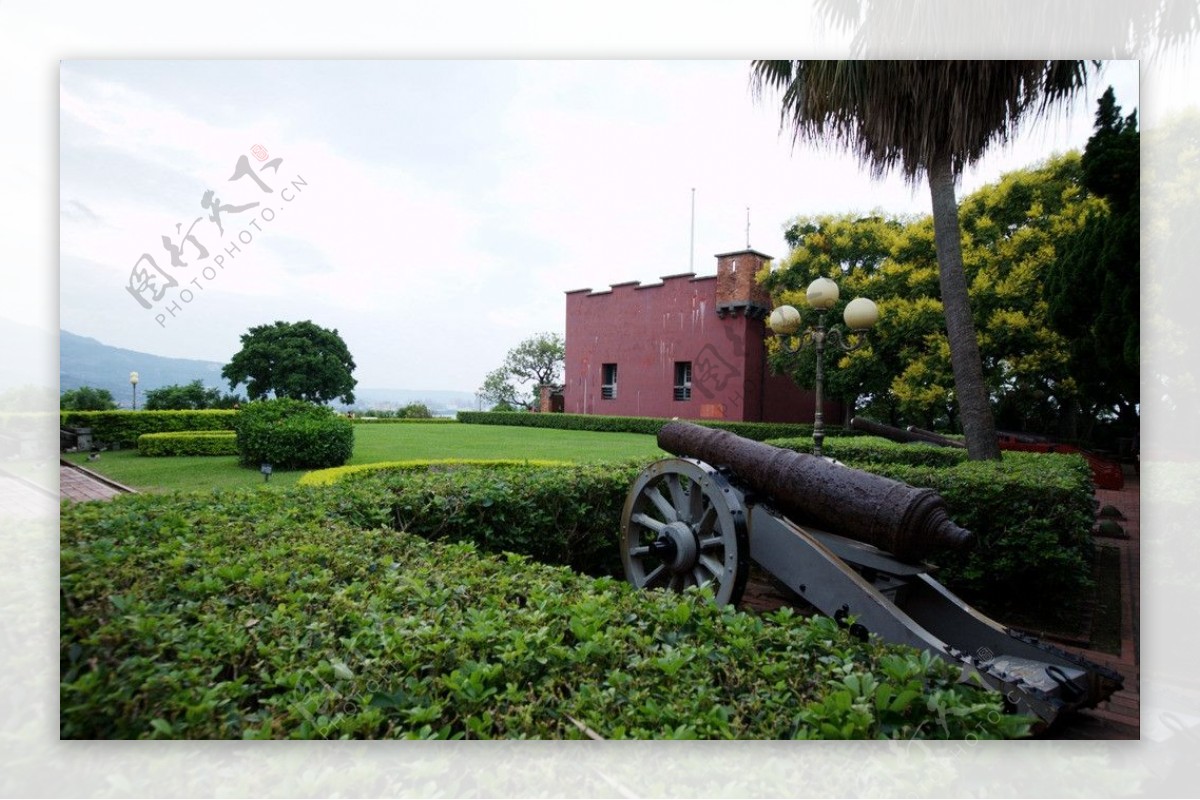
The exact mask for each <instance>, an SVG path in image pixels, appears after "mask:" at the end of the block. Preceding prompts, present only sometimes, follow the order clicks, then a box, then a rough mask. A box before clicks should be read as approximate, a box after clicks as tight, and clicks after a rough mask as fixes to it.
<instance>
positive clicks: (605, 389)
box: [600, 364, 617, 400]
mask: <svg viewBox="0 0 1200 800" xmlns="http://www.w3.org/2000/svg"><path fill="white" fill-rule="evenodd" d="M600 375H601V381H600V397H601V399H604V400H613V399H615V398H616V396H617V365H616V364H604V365H603V366H602V367H601V369H600Z"/></svg>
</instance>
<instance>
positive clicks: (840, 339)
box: [767, 278, 879, 456]
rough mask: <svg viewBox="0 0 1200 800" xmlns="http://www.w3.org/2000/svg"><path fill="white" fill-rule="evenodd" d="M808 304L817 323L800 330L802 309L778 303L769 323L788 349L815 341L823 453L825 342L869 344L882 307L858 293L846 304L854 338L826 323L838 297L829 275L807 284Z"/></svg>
mask: <svg viewBox="0 0 1200 800" xmlns="http://www.w3.org/2000/svg"><path fill="white" fill-rule="evenodd" d="M807 299H808V304H809V305H810V306H812V307H813V308H814V309H816V311H817V324H816V326H815V327H809V328H808V329H806V330H804V331H801V330H800V328H801V325H802V324H803V321H802V319H801V316H800V312H799V311H797V310H796V309H795V308H794V307H793V306H779V307H778V308H776V309H775V310H774V311H772V312H771V316H770V318H769V319H768V320H767V325H769V326H770V328H771V330H772V331H774V332H775V334H776V335H777V336H778V337H779V343H780V345H781V346H782V347H783V349H784V350H786V351H787V352H789V353H796V352H799V351H800V350H801V349H803V348H804V347H806V346H807V345H808V343H809V342H812V344H813V346H814V347H815V348H816V351H817V381H816V383H817V386H816V389H817V410H816V413H815V414H814V415H813V455H814V456H819V455H821V444H822V442H824V441H825V416H824V411H823V410H822V408H821V406H822V405H823V403H824V383H825V365H824V360H825V346H826V342H828V343H829V345H831V346H832V347H835V348H837V349H838V350H840V351H842V352H844V353H849V352H851V351H852V350H857V349H858V348H860V347H862V346H863V345H864V344H866V341H867V339H866V333H867V331H868V330H869V329H870V328H871V326H873V325H874V324H875V323H876V322H877V321H878V320H879V308H878V307H877V306H876V305H875V303H874V302H872V301H871V300H868V299H867V298H865V297H857V298H855V299H854V300H851V301H850V302H849V303H847V304H846V311H845V313H844V314H843V315H842V318H843V319H844V320H845V321H846V328H847V329H848V331H849V334H851V335H853V336H854V337H855V338H854V340H853V341H851V340H850V339H848V338H847V335H846V334H843V333H842V328H841V326H840V325H832V326H830V327H829V328H826V327H825V313H826V312H827V311H829V309H831V308H833V306H834V304H835V303H837V300H838V286H837V284H836V283H834V282H833V281H831V280H830V279H829V278H817V279H816V280H815V281H813V282H812V283H810V284H809V285H808V292H807Z"/></svg>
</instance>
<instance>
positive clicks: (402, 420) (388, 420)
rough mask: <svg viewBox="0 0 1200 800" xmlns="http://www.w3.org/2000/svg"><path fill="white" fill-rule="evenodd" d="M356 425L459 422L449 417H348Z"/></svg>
mask: <svg viewBox="0 0 1200 800" xmlns="http://www.w3.org/2000/svg"><path fill="white" fill-rule="evenodd" d="M347 419H349V420H350V421H351V422H353V423H354V424H355V425H397V424H399V425H444V424H446V423H448V422H449V423H456V422H458V420H456V419H451V418H449V417H433V418H432V419H412V418H409V417H360V416H357V415H356V416H353V417H348V418H347Z"/></svg>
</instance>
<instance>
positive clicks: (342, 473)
mask: <svg viewBox="0 0 1200 800" xmlns="http://www.w3.org/2000/svg"><path fill="white" fill-rule="evenodd" d="M574 463H575V462H573V461H529V460H524V461H517V460H514V459H483V458H440V459H422V460H412V461H376V462H374V463H371V464H347V465H345V466H341V467H330V468H329V469H317V470H313V471H312V472H306V473H304V474H303V475H301V476H300V480H298V481H297V482H296V483H297V485H299V486H328V485H329V484H333V483H337V482H338V481H340V480H342V479H343V478H346V477H349V476H351V475H356V476H362V475H367V474H373V473H379V472H405V471H408V472H420V471H425V472H439V471H441V472H445V471H448V470H454V469H462V468H479V467H570V466H573V465H574Z"/></svg>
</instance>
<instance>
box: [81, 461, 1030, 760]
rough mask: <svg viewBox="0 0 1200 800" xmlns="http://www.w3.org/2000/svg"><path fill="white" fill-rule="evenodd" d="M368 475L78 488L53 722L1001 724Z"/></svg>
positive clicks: (343, 734) (415, 727)
mask: <svg viewBox="0 0 1200 800" xmlns="http://www.w3.org/2000/svg"><path fill="white" fill-rule="evenodd" d="M370 494H371V492H370V491H368V490H367V488H366V487H365V486H363V485H360V484H359V482H357V481H355V482H350V484H348V485H338V486H337V487H333V488H328V489H319V488H295V489H291V490H288V491H286V492H267V491H252V490H242V491H217V492H211V493H187V494H174V495H165V496H163V495H157V496H155V495H127V496H123V497H119V498H117V499H115V500H114V501H112V502H108V503H78V504H68V505H67V506H64V508H63V511H62V522H61V550H60V553H61V564H60V575H61V582H60V585H61V595H62V601H61V603H60V606H59V607H60V694H59V735H60V736H61V737H62V738H65V739H76V738H89V739H90V738H95V739H114V738H189V739H201V738H226V739H241V738H309V739H311V738H325V739H337V738H420V739H455V738H552V739H562V738H583V737H584V736H585V734H586V732H587V731H594V732H596V733H598V734H599V735H601V736H603V737H605V738H612V739H618V738H761V739H771V738H788V737H794V738H847V737H853V738H880V737H882V738H893V739H912V738H937V737H949V738H964V737H971V738H988V737H993V736H1017V735H1022V734H1024V733H1025V732H1026V731H1027V728H1028V720H1027V719H1026V718H1021V717H1015V716H1010V715H1006V714H1002V713H1001V700H1000V697H999V695H997V694H995V693H990V692H984V691H981V690H979V689H975V688H969V687H966V686H963V685H960V684H959V683H958V678H959V671H958V670H957V669H955V668H953V667H951V666H949V665H948V664H945V663H944V662H942V661H940V660H938V659H936V658H934V657H933V656H930V655H929V654H921V653H918V652H917V651H914V650H911V649H908V648H903V647H898V646H882V645H879V644H878V643H874V642H873V643H860V642H858V641H856V640H853V639H851V638H850V637H848V635H847V634H846V633H845V632H844V631H843V630H841V629H839V628H838V627H837V625H836V624H835V623H834V622H832V621H831V620H828V619H825V618H816V619H814V620H812V621H808V620H804V619H801V618H799V617H796V616H795V615H793V614H792V613H790V612H788V611H783V612H777V613H775V614H772V615H768V616H764V617H759V616H755V615H751V614H745V613H739V612H736V611H734V610H733V609H730V608H727V607H726V608H719V607H717V606H716V605H715V604H714V603H713V602H712V599H711V596H710V595H707V594H705V593H701V592H697V591H694V590H693V591H692V592H689V593H688V594H685V595H676V594H671V593H668V592H639V591H637V590H635V589H633V588H632V587H630V586H628V585H627V584H625V583H623V582H619V581H615V580H613V579H609V578H602V579H591V578H586V577H583V576H579V575H577V574H574V573H572V572H570V571H569V570H566V569H563V568H558V567H550V566H546V565H541V564H536V563H531V562H529V561H528V560H526V559H524V558H522V557H519V556H515V555H512V556H482V555H479V554H478V553H477V552H476V551H475V549H474V547H473V546H472V545H470V544H466V543H456V544H451V543H431V542H428V541H425V540H423V539H420V538H418V537H414V536H409V535H405V534H403V533H397V532H395V531H393V530H389V529H381V528H368V529H361V528H359V527H357V526H356V523H355V522H353V521H352V519H353V518H356V517H357V516H358V515H359V514H360V513H362V512H363V511H366V510H368V508H369V506H370V505H371V504H372V503H374V502H378V501H379V500H380V499H381V498H380V497H379V496H375V497H374V498H373V500H372V499H371V497H370Z"/></svg>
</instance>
